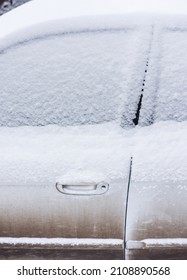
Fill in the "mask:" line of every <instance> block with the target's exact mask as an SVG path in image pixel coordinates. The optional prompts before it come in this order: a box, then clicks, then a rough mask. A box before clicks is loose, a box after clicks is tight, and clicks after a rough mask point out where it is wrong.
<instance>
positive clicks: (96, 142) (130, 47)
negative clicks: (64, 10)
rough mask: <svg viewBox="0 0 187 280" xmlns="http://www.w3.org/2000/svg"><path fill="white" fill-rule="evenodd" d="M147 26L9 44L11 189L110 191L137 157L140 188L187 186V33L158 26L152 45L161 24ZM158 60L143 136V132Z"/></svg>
mask: <svg viewBox="0 0 187 280" xmlns="http://www.w3.org/2000/svg"><path fill="white" fill-rule="evenodd" d="M136 19H137V18H136ZM140 22H141V23H140V24H139V23H138V24H137V22H136V23H135V21H134V19H133V20H132V19H131V20H130V17H129V18H128V17H125V18H124V17H117V18H116V17H108V19H106V18H103V19H102V18H100V20H99V18H97V17H93V18H89V20H88V19H86V18H85V19H79V20H78V19H76V20H74V21H72V20H65V21H56V22H50V23H46V24H40V25H36V26H35V27H31V28H29V29H25V30H22V32H18V33H17V34H14V36H12V35H9V36H7V37H3V36H1V37H2V38H3V40H1V44H0V51H1V53H0V63H1V65H3V67H1V70H0V74H1V75H0V86H1V92H0V126H1V127H0V158H1V161H0V182H1V185H2V184H4V185H38V186H39V185H46V184H52V185H54V184H55V183H56V182H57V181H59V179H60V180H61V179H62V180H64V181H66V182H68V181H69V182H72V180H74V181H75V182H78V181H81V182H83V181H86V182H88V181H101V180H106V181H107V182H109V183H110V181H112V180H115V179H119V178H124V177H125V176H126V174H127V170H128V168H129V163H130V158H131V157H133V169H132V180H135V181H136V180H138V181H145V182H150V181H162V180H164V181H174V182H176V184H177V185H178V187H180V182H185V186H186V174H187V153H186V143H187V121H186V119H187V100H186V98H187V92H186V91H187V84H186V71H187V59H186V52H185V50H186V39H185V38H186V36H185V34H186V32H187V31H186V30H187V24H186V21H185V20H182V21H180V20H178V19H176V20H175V22H173V21H172V20H171V22H170V20H168V21H167V22H164V21H157V20H156V19H155V20H154V30H155V31H154V34H153V36H152V39H151V28H152V23H151V22H150V20H147V21H146V22H145V21H143V20H141V21H140ZM62 23H63V24H62ZM44 30H46V32H44ZM54 32H55V33H54ZM81 32H82V33H81ZM59 33H60V34H61V36H62V37H63V40H64V41H63V43H62V42H61V41H60V40H59V38H58V36H57V34H59ZM42 34H43V35H42ZM41 35H42V36H43V39H42V40H41V41H40V39H39V38H41ZM86 35H88V36H86ZM101 35H103V36H104V37H103V38H104V40H103V39H102V38H101V37H102V36H101ZM78 36H81V40H78ZM113 36H114V37H115V36H117V37H116V38H117V39H116V40H113ZM37 38H38V39H37ZM53 40H54V41H53ZM150 40H152V41H151V42H152V43H151V44H152V49H151V52H150V54H149V52H148V51H149V46H150V45H149V44H148V42H149V43H150ZM39 41H40V42H39ZM52 41H53V42H55V47H56V49H55V51H56V52H57V51H58V50H59V48H60V49H61V50H63V52H62V53H61V56H60V58H62V57H63V59H62V60H59V57H58V58H56V57H55V56H54V51H53V49H52V47H51V46H52ZM21 42H22V43H23V42H24V44H21ZM46 42H47V44H45V43H46ZM40 43H41V45H42V48H43V49H45V50H44V52H43V55H39V54H38V48H39V44H40ZM31 45H32V48H31V50H30V51H31V52H29V50H28V49H27V46H31ZM46 45H47V46H48V47H46V48H44V46H46ZM13 46H15V49H14V47H13ZM121 46H123V47H121ZM77 49H78V50H79V52H77ZM179 50H180V51H179ZM21 54H22V55H21ZM23 54H24V55H23ZM148 56H149V69H148V70H149V71H148V72H147V76H146V85H145V90H144V97H143V103H142V110H141V112H140V122H139V123H140V125H141V126H142V127H141V126H138V127H135V128H134V127H133V122H132V119H133V118H134V117H135V113H136V107H137V103H138V100H139V96H140V93H141V85H142V81H143V78H144V69H145V63H146V60H147V58H148ZM46 58H48V59H49V61H48V63H47V64H44V62H46ZM72 58H73V59H72ZM76 59H77V60H76ZM60 61H62V64H60V63H61V62H60ZM64 61H65V62H64ZM37 62H38V64H36V63H37ZM63 63H65V64H64V68H63V67H62V66H63ZM72 63H74V64H73V68H72V67H69V68H68V67H67V66H68V65H70V64H72ZM51 65H52V66H53V67H51ZM93 65H94V67H95V68H94V69H93V67H92V66H93ZM43 67H44V68H43ZM54 67H56V68H54ZM62 68H63V69H64V70H62ZM18 69H19V71H18ZM25 69H27V71H25ZM33 69H36V71H35V74H34V75H33ZM72 69H73V70H75V71H72ZM91 70H92V71H91ZM61 71H62V72H61ZM67 71H68V75H67ZM98 73H99V74H98ZM82 77H84V78H85V77H86V78H87V80H85V79H82ZM43 81H45V82H43ZM55 81H56V82H55ZM72 81H73V83H72ZM71 87H72V88H71ZM47 91H48V92H49V94H48V95H47V94H46V92H47ZM54 92H55V94H54ZM62 92H65V93H66V94H64V95H63V94H61V93H62ZM59 93H60V95H59ZM92 94H93V95H92ZM18 96H19V98H18ZM59 96H60V97H59ZM75 96H76V98H75ZM83 96H84V98H83ZM62 97H63V98H62ZM85 97H86V98H87V99H86V98H85ZM81 98H82V99H81ZM44 100H45V102H44ZM75 101H76V102H75ZM71 106H72V107H71ZM68 107H69V108H72V110H71V114H69V112H68V111H66V110H67V108H68ZM61 110H62V111H61ZM150 123H154V124H152V125H151V126H145V125H148V124H150ZM57 124H58V125H57ZM59 124H60V125H59ZM82 124H84V125H82ZM120 124H122V125H123V128H122V127H121V126H120ZM72 125H74V126H72ZM143 126H145V127H143ZM130 127H133V129H129V128H130ZM181 186H182V188H184V184H182V183H181Z"/></svg>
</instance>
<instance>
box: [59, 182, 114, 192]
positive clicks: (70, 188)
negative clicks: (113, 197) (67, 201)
mask: <svg viewBox="0 0 187 280" xmlns="http://www.w3.org/2000/svg"><path fill="white" fill-rule="evenodd" d="M56 188H57V190H58V191H59V192H61V193H63V194H67V195H101V194H104V193H106V192H107V191H108V189H109V184H108V183H106V182H100V183H98V184H97V183H79V184H74V183H73V184H62V183H56Z"/></svg>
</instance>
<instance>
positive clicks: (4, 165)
mask: <svg viewBox="0 0 187 280" xmlns="http://www.w3.org/2000/svg"><path fill="white" fill-rule="evenodd" d="M42 28H43V26H42ZM33 30H34V29H33ZM33 30H32V32H31V37H30V38H29V35H28V34H29V33H28V34H27V40H23V37H24V34H21V35H20V38H22V39H21V41H19V36H18V39H17V42H16V43H14V44H9V45H7V46H6V48H5V45H6V44H5V43H6V40H5V43H4V44H2V46H3V49H2V50H1V55H0V60H1V65H3V70H2V71H1V75H0V84H1V88H2V91H1V94H0V101H1V102H0V104H1V105H0V125H1V136H0V138H1V139H0V141H1V150H0V154H1V163H0V169H1V179H0V190H1V203H0V225H1V226H0V237H1V238H0V252H1V254H0V256H1V258H18V259H19V258H51V256H52V257H53V258H60V259H63V258H67V259H68V258H70V259H71V258H91V259H93V258H101V259H102V258H105V259H106V258H112V259H115V258H116V259H119V258H120V259H122V258H123V257H124V228H125V211H126V196H127V188H128V183H129V172H130V171H129V170H130V162H131V149H128V145H127V144H128V143H129V140H128V139H127V141H126V140H122V139H125V138H124V136H123V132H122V131H123V129H122V128H120V126H119V124H120V122H121V116H122V111H124V108H125V111H124V112H125V114H126V116H127V111H126V108H127V107H128V103H129V101H128V102H127V100H128V99H127V100H126V99H125V96H128V91H130V92H132V90H133V88H135V89H136V88H137V87H138V86H139V83H140V81H141V79H142V72H141V71H140V72H139V74H138V76H137V78H136V80H134V78H133V77H134V74H135V73H134V71H135V72H136V73H137V70H138V69H142V64H144V60H145V59H144V57H143V56H142V55H140V54H139V52H138V48H137V46H139V43H140V42H141V41H142V40H144V38H145V37H146V36H147V33H145V32H140V31H139V30H135V29H133V28H128V27H127V28H125V27H124V28H117V27H114V28H113V29H106V30H105V29H102V28H101V29H93V30H91V31H89V30H88V31H85V30H82V31H80V32H78V31H76V32H73V31H71V32H65V31H63V32H59V28H58V32H55V30H53V32H51V33H50V32H48V33H45V32H44V33H43V35H41V34H40V36H37V34H36V35H35V36H34V37H32V36H33V34H34V31H33ZM37 30H39V31H40V32H41V29H40V28H35V31H37ZM44 30H45V29H44ZM136 35H137V36H136ZM7 42H9V41H8V40H7ZM140 45H141V44H140ZM146 49H147V46H145V45H142V51H143V52H146ZM134 64H136V66H137V67H138V69H137V68H135V67H134ZM5 81H6V82H5ZM7 81H8V82H7ZM138 94H139V92H138V91H134V96H133V95H132V94H131V95H130V97H129V98H130V100H134V104H135V103H136V100H137V96H138ZM124 99H125V100H126V101H125V102H126V105H125V106H124V104H125V102H124ZM131 113H132V112H131ZM110 123H111V124H110ZM113 123H114V124H115V125H113ZM127 124H128V122H127ZM51 125H53V126H51ZM73 126H74V127H75V128H72V127H73ZM105 126H106V129H105ZM105 130H106V132H105ZM113 131H114V133H113ZM5 144H6V145H5ZM68 172H70V175H69V176H67V174H68ZM100 173H101V174H100ZM89 174H91V175H90V176H89Z"/></svg>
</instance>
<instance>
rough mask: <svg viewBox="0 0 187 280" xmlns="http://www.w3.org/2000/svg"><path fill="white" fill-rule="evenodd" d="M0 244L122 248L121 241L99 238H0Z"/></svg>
mask: <svg viewBox="0 0 187 280" xmlns="http://www.w3.org/2000/svg"><path fill="white" fill-rule="evenodd" d="M1 244H9V245H10V244H11V245H19V246H20V245H26V244H27V245H33V246H37V245H60V246H66V247H67V246H69V247H76V246H79V245H81V246H84V245H87V246H92V247H93V246H122V245H123V240H121V239H104V238H103V239H99V238H95V239H94V238H92V239H91V238H28V237H22V238H14V237H6V238H3V237H1V238H0V245H1Z"/></svg>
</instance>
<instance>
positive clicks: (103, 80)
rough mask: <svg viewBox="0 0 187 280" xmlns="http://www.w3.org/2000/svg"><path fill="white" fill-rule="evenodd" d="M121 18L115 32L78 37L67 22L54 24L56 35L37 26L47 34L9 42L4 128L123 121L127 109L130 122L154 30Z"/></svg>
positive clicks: (1, 114) (2, 77)
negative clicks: (124, 24)
mask: <svg viewBox="0 0 187 280" xmlns="http://www.w3.org/2000/svg"><path fill="white" fill-rule="evenodd" d="M109 19H111V21H112V20H114V19H113V18H109ZM109 19H108V20H107V21H108V22H109ZM118 20H119V19H117V22H116V23H115V24H113V27H112V28H110V27H109V26H108V27H107V24H105V25H102V24H101V27H100V29H93V27H92V29H93V30H92V31H89V30H87V32H86V31H85V30H84V29H82V31H79V32H78V31H77V33H76V31H74V32H71V28H70V29H69V30H70V31H69V33H68V31H64V32H66V33H62V32H63V31H62V30H66V29H65V28H63V29H62V27H61V25H63V23H64V22H63V21H62V22H59V23H56V22H55V23H54V26H53V30H52V31H49V30H48V25H47V26H38V29H39V30H40V28H41V30H42V34H43V35H41V34H40V32H39V31H36V30H35V32H34V30H33V29H32V30H31V34H30V35H28V34H29V31H28V32H27V33H25V32H23V33H21V35H20V37H18V38H17V42H18V43H17V45H15V46H14V45H13V46H12V44H11V43H12V42H13V38H11V39H10V38H8V39H6V40H4V41H3V43H2V44H1V46H0V47H1V49H2V53H1V54H0V64H1V65H2V66H3V67H2V68H1V70H0V86H1V92H0V126H20V125H48V124H59V125H80V124H93V123H102V122H105V121H112V120H115V119H120V117H121V111H122V110H124V112H125V115H126V119H127V121H126V123H127V124H128V123H129V124H131V123H132V119H133V117H134V115H135V110H136V106H133V104H135V102H136V100H137V97H136V96H137V94H138V93H139V87H140V83H141V81H142V74H143V69H144V64H145V58H144V57H145V53H146V51H147V45H146V44H145V41H146V40H149V27H148V28H146V29H145V28H143V27H142V28H139V29H137V30H136V29H133V28H132V27H128V26H123V25H122V24H121V26H120V25H118ZM95 22H96V19H95ZM65 23H66V24H67V22H65ZM96 25H97V24H96ZM110 25H111V26H112V23H111V22H110ZM95 28H96V26H95ZM105 28H106V29H105ZM57 30H58V32H60V30H61V33H58V32H57ZM24 35H25V38H24ZM34 35H35V40H32V36H34ZM37 36H38V37H39V36H42V37H41V38H38V37H37ZM20 38H21V39H20ZM23 38H24V39H23ZM28 38H29V39H28ZM36 38H37V39H36ZM9 39H10V40H9ZM11 40H12V41H11ZM19 40H24V41H23V43H22V44H21V43H20V44H19ZM28 40H29V41H28ZM10 41H11V43H10ZM6 44H7V46H6V48H5V45H6ZM124 104H125V105H124ZM129 107H132V109H130V108H129Z"/></svg>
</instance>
